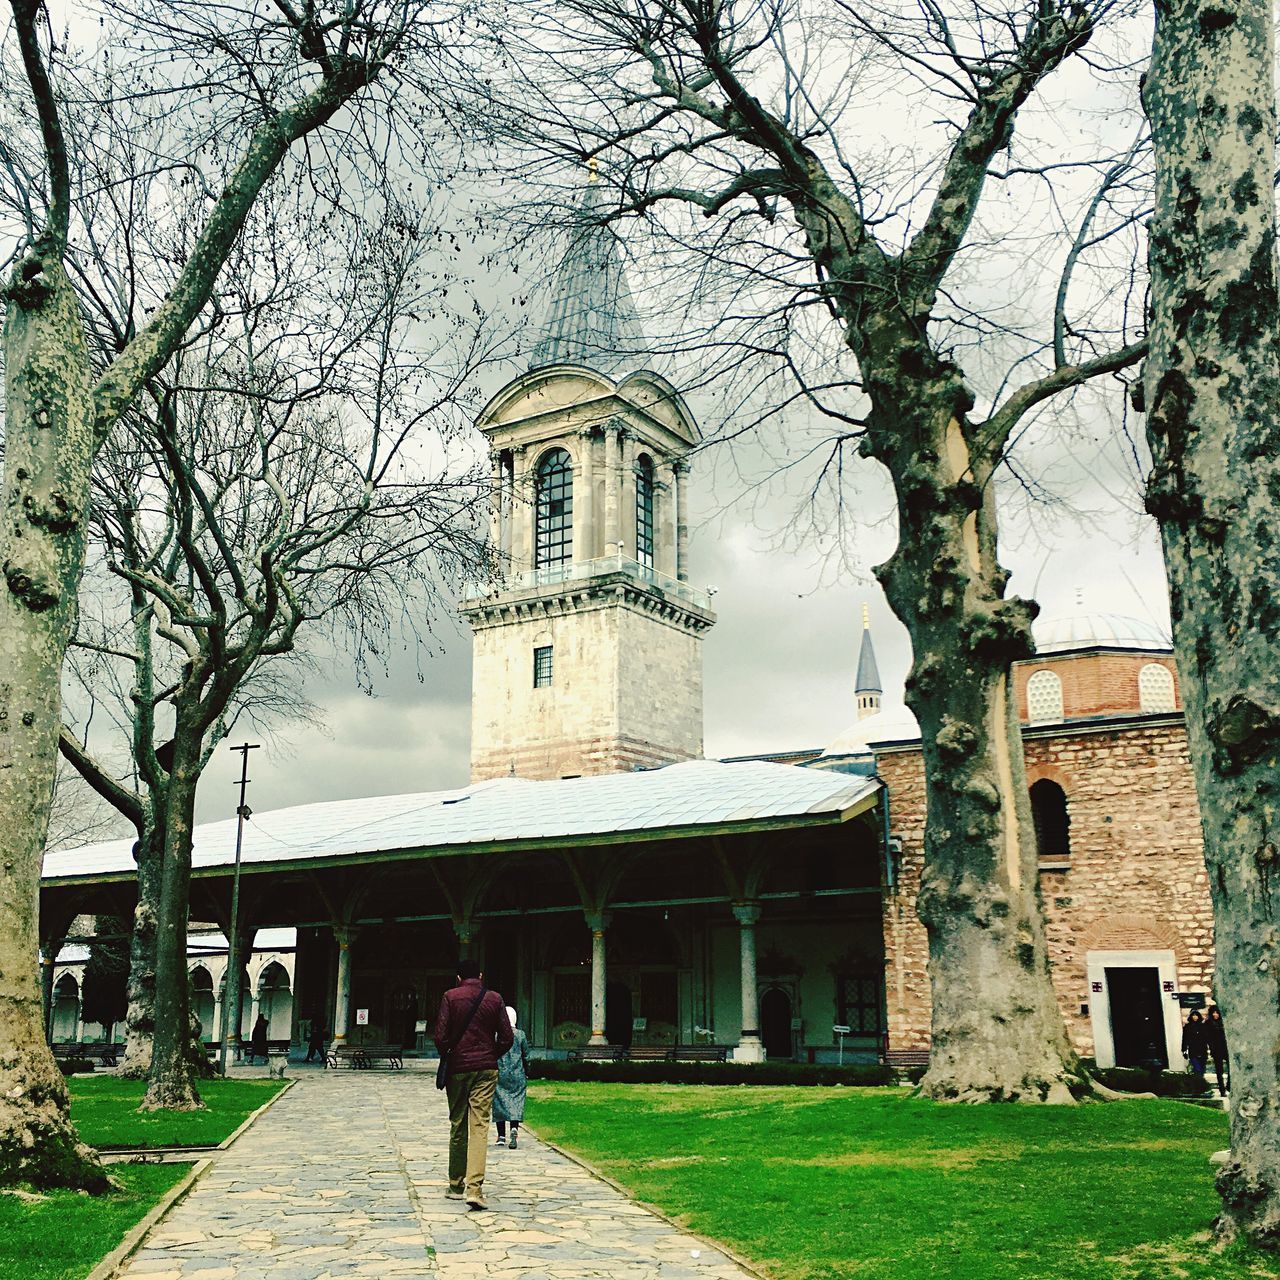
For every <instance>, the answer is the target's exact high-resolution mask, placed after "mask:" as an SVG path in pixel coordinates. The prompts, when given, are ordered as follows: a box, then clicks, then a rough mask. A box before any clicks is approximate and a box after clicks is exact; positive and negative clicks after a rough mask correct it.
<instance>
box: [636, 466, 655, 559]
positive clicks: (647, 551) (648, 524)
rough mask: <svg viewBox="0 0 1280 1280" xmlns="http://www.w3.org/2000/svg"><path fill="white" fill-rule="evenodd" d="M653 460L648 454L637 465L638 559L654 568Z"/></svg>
mask: <svg viewBox="0 0 1280 1280" xmlns="http://www.w3.org/2000/svg"><path fill="white" fill-rule="evenodd" d="M653 488H654V486H653V459H652V458H651V457H649V455H648V454H647V453H642V454H641V455H640V459H639V461H638V462H637V463H636V559H637V560H639V561H640V563H641V564H642V565H644V567H645V568H646V569H652V568H653Z"/></svg>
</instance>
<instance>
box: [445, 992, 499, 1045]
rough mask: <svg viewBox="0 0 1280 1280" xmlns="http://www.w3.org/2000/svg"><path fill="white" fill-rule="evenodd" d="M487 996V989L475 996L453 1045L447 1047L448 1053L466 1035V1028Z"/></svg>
mask: <svg viewBox="0 0 1280 1280" xmlns="http://www.w3.org/2000/svg"><path fill="white" fill-rule="evenodd" d="M488 994H489V988H488V987H481V988H480V994H479V995H478V996H476V1002H475V1004H473V1005H472V1006H471V1012H470V1013H468V1014H467V1020H466V1022H464V1023H463V1024H462V1027H461V1029H460V1030H459V1032H458V1034H457V1035H456V1036H455V1037H454V1040H453V1043H452V1044H451V1045H450V1046H449V1052H450V1053H452V1052H453V1051H454V1050H455V1049H456V1048H457V1047H458V1045H459V1044H461V1043H462V1037H463V1036H465V1035H466V1034H467V1028H468V1027H469V1026H470V1025H471V1022H472V1019H473V1018H474V1017H475V1016H476V1010H477V1009H478V1008H479V1007H480V1005H481V1004H482V1002H483V1001H484V998H485V996H487V995H488Z"/></svg>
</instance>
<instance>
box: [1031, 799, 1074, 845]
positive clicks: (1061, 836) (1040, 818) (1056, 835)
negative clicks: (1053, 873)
mask: <svg viewBox="0 0 1280 1280" xmlns="http://www.w3.org/2000/svg"><path fill="white" fill-rule="evenodd" d="M1031 818H1032V821H1033V822H1034V823H1035V827H1036V848H1037V850H1038V851H1039V853H1040V857H1041V859H1042V860H1044V861H1047V862H1065V861H1066V859H1068V858H1069V857H1070V856H1071V815H1070V814H1068V812H1067V793H1066V792H1065V791H1063V789H1062V788H1061V787H1060V786H1058V784H1057V783H1056V782H1053V781H1051V780H1050V779H1049V778H1041V779H1040V781H1039V782H1033V783H1032V784H1031Z"/></svg>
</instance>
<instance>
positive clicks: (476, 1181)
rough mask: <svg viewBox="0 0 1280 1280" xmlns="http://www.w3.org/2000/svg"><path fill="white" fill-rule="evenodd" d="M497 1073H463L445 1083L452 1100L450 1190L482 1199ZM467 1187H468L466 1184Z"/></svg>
mask: <svg viewBox="0 0 1280 1280" xmlns="http://www.w3.org/2000/svg"><path fill="white" fill-rule="evenodd" d="M497 1084H498V1073H497V1072H496V1071H459V1072H458V1073H457V1074H456V1075H451V1076H450V1077H449V1079H448V1081H447V1082H446V1083H445V1095H446V1096H447V1097H448V1099H449V1190H450V1191H462V1192H465V1194H466V1196H467V1199H469V1200H471V1199H475V1200H479V1199H480V1198H481V1194H482V1193H483V1191H484V1162H485V1159H486V1158H487V1157H488V1155H489V1117H490V1115H491V1114H492V1112H493V1091H494V1089H495V1088H496V1087H497ZM464 1184H465V1185H464Z"/></svg>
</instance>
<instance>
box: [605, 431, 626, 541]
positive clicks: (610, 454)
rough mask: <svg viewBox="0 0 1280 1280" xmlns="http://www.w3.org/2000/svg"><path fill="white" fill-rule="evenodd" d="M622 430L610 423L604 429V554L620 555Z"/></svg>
mask: <svg viewBox="0 0 1280 1280" xmlns="http://www.w3.org/2000/svg"><path fill="white" fill-rule="evenodd" d="M621 445H622V428H621V427H620V426H619V425H618V424H617V423H616V422H610V423H608V424H607V425H606V426H605V429H604V553H605V555H606V556H616V555H619V554H621V553H620V552H619V550H618V539H619V533H618V481H619V473H620V471H621V469H622V463H621Z"/></svg>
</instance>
